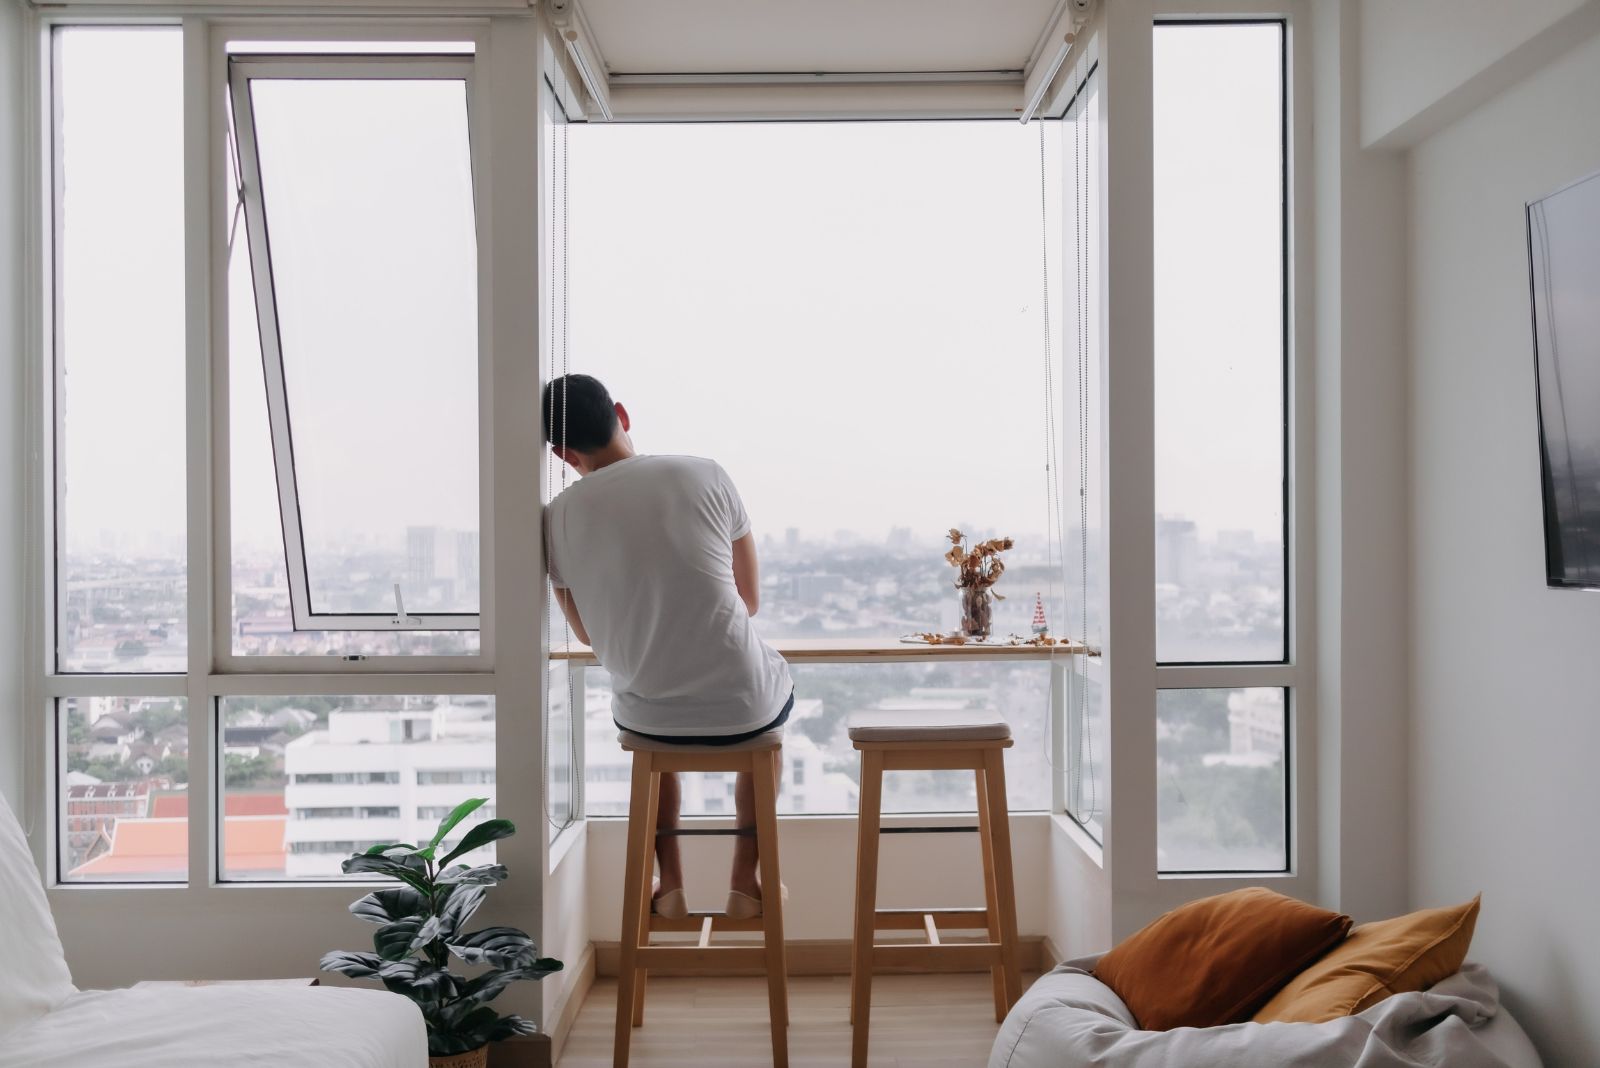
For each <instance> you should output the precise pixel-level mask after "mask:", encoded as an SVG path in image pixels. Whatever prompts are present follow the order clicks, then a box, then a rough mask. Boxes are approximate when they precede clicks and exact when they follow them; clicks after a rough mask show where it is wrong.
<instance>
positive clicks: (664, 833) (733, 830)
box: [656, 827, 978, 838]
mask: <svg viewBox="0 0 1600 1068" xmlns="http://www.w3.org/2000/svg"><path fill="white" fill-rule="evenodd" d="M970 829H971V830H974V831H975V830H977V829H978V828H976V827H973V828H970ZM713 835H714V836H717V837H729V838H754V837H755V836H756V829H755V828H754V827H657V828H656V837H657V838H700V837H710V836H713Z"/></svg>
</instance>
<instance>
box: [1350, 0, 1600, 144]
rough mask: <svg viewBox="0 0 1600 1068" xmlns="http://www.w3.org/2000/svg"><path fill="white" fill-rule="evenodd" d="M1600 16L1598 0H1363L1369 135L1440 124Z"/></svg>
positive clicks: (1409, 135) (1402, 133) (1391, 135)
mask: <svg viewBox="0 0 1600 1068" xmlns="http://www.w3.org/2000/svg"><path fill="white" fill-rule="evenodd" d="M1596 19H1600V4H1597V3H1595V2H1594V0H1514V2H1511V0H1361V21H1362V33H1361V46H1362V47H1361V52H1362V66H1361V84H1362V86H1363V89H1364V95H1363V100H1362V107H1361V129H1362V142H1363V143H1364V144H1368V145H1370V144H1373V143H1375V142H1378V141H1381V140H1390V141H1398V142H1400V143H1409V142H1410V141H1411V140H1413V139H1414V137H1415V134H1416V132H1417V131H1418V130H1419V129H1426V130H1428V132H1431V131H1432V130H1436V129H1438V128H1439V124H1440V123H1441V122H1448V121H1450V120H1451V119H1454V118H1457V117H1459V116H1461V115H1464V114H1466V112H1467V111H1469V110H1471V108H1472V107H1475V106H1477V104H1479V103H1481V102H1483V101H1484V100H1487V99H1488V98H1489V97H1490V96H1492V95H1493V94H1494V93H1496V92H1498V91H1499V90H1501V89H1503V88H1505V87H1506V86H1508V85H1510V84H1511V83H1512V82H1514V81H1516V80H1517V79H1518V78H1521V77H1522V76H1523V75H1525V74H1527V73H1529V72H1531V71H1532V70H1534V69H1536V67H1537V65H1538V64H1539V63H1540V62H1541V61H1543V60H1544V59H1546V58H1549V56H1550V55H1551V54H1552V53H1554V52H1557V51H1559V50H1560V49H1562V48H1563V47H1565V46H1566V45H1567V44H1568V43H1569V42H1570V37H1571V35H1572V33H1573V28H1574V26H1575V25H1576V24H1578V23H1591V24H1592V23H1593V22H1594V21H1595V20H1596Z"/></svg>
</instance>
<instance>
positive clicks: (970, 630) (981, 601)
mask: <svg viewBox="0 0 1600 1068" xmlns="http://www.w3.org/2000/svg"><path fill="white" fill-rule="evenodd" d="M993 615H994V601H993V598H992V596H991V595H990V593H989V590H988V588H987V587H985V586H963V587H961V633H962V634H965V635H966V636H967V637H969V638H987V637H988V636H989V629H990V627H991V626H992V620H993Z"/></svg>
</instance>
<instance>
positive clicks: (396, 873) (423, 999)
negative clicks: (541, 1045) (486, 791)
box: [322, 797, 561, 1057]
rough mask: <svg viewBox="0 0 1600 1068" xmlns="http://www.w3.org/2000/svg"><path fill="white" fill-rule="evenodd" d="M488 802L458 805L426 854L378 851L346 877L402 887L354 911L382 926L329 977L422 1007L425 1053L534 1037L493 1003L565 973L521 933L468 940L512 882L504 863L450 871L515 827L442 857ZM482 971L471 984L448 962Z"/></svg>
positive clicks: (481, 834) (498, 827) (326, 965)
mask: <svg viewBox="0 0 1600 1068" xmlns="http://www.w3.org/2000/svg"><path fill="white" fill-rule="evenodd" d="M487 800H488V799H487V798H483V797H475V798H472V799H471V800H470V801H464V802H462V803H461V804H460V805H457V806H456V807H455V808H454V809H453V810H452V811H451V812H450V814H449V815H447V816H445V818H444V819H443V820H441V821H440V822H439V828H438V830H436V831H435V832H434V834H433V837H432V838H431V839H430V840H429V841H427V842H425V843H423V844H422V845H409V844H406V843H403V842H397V843H392V844H385V845H375V846H373V847H372V848H371V849H368V850H367V851H366V852H365V853H357V854H355V855H354V856H352V857H351V858H350V859H349V860H347V861H345V862H344V864H343V868H344V871H345V873H346V874H350V875H353V874H358V873H371V874H374V875H383V876H387V877H389V878H392V879H395V880H396V881H397V882H398V883H399V884H400V885H398V886H394V887H391V888H387V889H383V890H374V891H373V892H372V893H370V894H368V895H366V896H365V897H363V898H361V899H360V900H359V901H356V902H355V903H353V904H352V905H351V906H350V912H351V913H352V914H354V915H355V916H356V917H358V918H359V919H363V920H365V921H367V922H368V923H374V924H377V925H378V929H377V931H376V932H374V933H373V936H372V948H373V952H371V953H359V952H349V951H345V950H335V951H334V952H332V953H329V954H327V955H325V956H324V957H323V958H322V969H323V971H330V972H339V973H341V974H343V975H348V976H350V977H352V978H355V979H377V980H378V981H379V982H381V983H383V985H384V986H386V987H388V988H389V989H390V990H392V991H394V992H395V993H396V994H404V995H405V996H406V997H408V998H410V999H411V1000H412V1001H414V1002H416V1003H417V1007H418V1008H419V1009H421V1010H422V1016H423V1019H424V1020H426V1021H427V1024H428V1053H429V1055H431V1056H434V1057H443V1056H449V1055H452V1054H457V1053H467V1052H469V1051H471V1050H475V1049H478V1048H479V1047H481V1046H484V1045H486V1044H488V1043H490V1042H497V1041H499V1040H501V1039H505V1038H510V1037H511V1036H512V1035H531V1034H533V1033H534V1031H535V1030H536V1028H535V1025H534V1024H533V1022H532V1021H531V1020H526V1019H523V1018H522V1017H520V1016H512V1015H508V1016H502V1015H500V1014H499V1013H498V1012H496V1011H495V1010H494V1009H493V1008H492V1007H491V1006H490V1005H489V1003H490V1002H491V1001H493V1000H494V999H495V998H497V997H499V996H500V992H501V991H503V990H504V989H505V988H506V987H508V986H510V985H511V984H512V983H514V982H517V981H519V980H524V979H528V980H539V979H543V978H544V977H545V976H547V975H549V974H551V973H552V972H558V971H560V970H561V962H560V961H558V960H552V959H551V958H549V957H541V956H539V949H538V947H537V946H535V945H534V944H533V939H532V938H530V937H528V935H527V933H526V932H524V931H521V930H518V929H517V928H515V927H485V928H482V929H481V930H477V931H471V932H468V931H467V929H466V927H467V922H468V921H469V920H470V919H472V915H473V913H475V912H477V911H478V906H480V905H482V904H483V899H484V897H485V896H486V895H487V894H488V892H489V888H490V887H491V886H494V885H495V884H496V883H500V882H504V881H505V879H506V877H507V876H508V874H509V873H508V872H507V871H506V866H505V865H504V864H480V865H476V866H469V865H467V864H452V863H451V862H452V861H454V860H455V859H456V858H458V857H462V856H465V855H466V854H468V853H470V852H472V851H473V850H475V849H478V848H481V847H483V846H486V845H488V844H489V843H490V842H494V841H498V840H499V839H501V838H509V837H510V836H511V835H513V834H515V833H516V826H515V825H514V824H512V823H511V821H510V820H500V819H493V820H484V821H483V822H482V823H479V824H477V825H476V826H474V827H472V828H471V829H470V830H468V831H467V833H466V834H464V835H462V837H461V840H460V841H459V842H457V843H456V844H455V846H454V847H453V848H451V849H450V850H449V851H448V852H446V853H445V854H444V855H443V856H439V855H438V854H439V852H440V850H441V849H443V848H444V845H445V837H446V836H447V835H448V834H449V833H450V832H451V831H452V830H454V829H455V828H456V826H457V825H458V824H460V823H461V821H462V820H464V819H466V818H467V817H468V816H470V815H472V813H473V812H475V811H477V809H478V808H479V807H481V806H482V805H483V804H484V803H485V802H486V801H487ZM451 957H454V958H456V960H458V961H460V962H461V963H462V964H463V965H468V966H477V967H480V968H481V969H482V970H481V971H478V972H477V974H474V975H472V976H471V977H470V978H469V977H468V976H465V975H460V974H457V973H456V972H454V971H451V970H450V963H451V962H450V958H451Z"/></svg>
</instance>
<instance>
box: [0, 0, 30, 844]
mask: <svg viewBox="0 0 1600 1068" xmlns="http://www.w3.org/2000/svg"><path fill="white" fill-rule="evenodd" d="M22 42H23V26H22V9H21V7H20V6H19V5H18V4H16V3H14V2H13V0H0V794H4V795H5V797H6V799H7V800H8V801H10V803H11V806H12V808H14V809H16V810H17V812H18V814H19V815H22V814H23V812H24V809H23V804H22V790H21V785H22V753H23V744H22V705H23V701H22V546H21V540H22V458H23V452H22V449H23V426H22V392H23V387H22V318H23V317H22V307H23V305H22V302H23V291H22V269H23V268H22V250H23V241H22V189H23V162H22V152H21V151H20V149H21V146H22V108H23V103H22V96H23V94H22V68H23V63H22V56H23V52H22V48H23V43H22ZM23 819H24V822H26V817H25V816H23Z"/></svg>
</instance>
